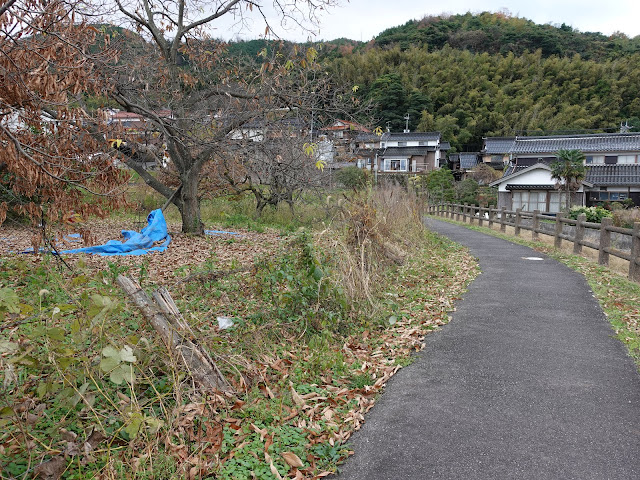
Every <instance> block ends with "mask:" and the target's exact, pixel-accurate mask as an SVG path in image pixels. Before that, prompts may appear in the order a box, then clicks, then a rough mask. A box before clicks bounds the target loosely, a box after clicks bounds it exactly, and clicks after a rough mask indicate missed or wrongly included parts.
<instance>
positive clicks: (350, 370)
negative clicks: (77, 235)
mask: <svg viewBox="0 0 640 480" xmlns="http://www.w3.org/2000/svg"><path fill="white" fill-rule="evenodd" d="M373 197H374V195H364V196H363V197H357V198H353V199H351V200H350V201H349V202H347V203H348V204H347V205H344V206H340V207H339V208H338V207H337V206H336V209H335V210H334V212H333V213H334V217H335V219H336V220H335V222H334V224H333V226H332V227H331V229H325V230H323V231H322V232H315V233H312V232H309V231H308V230H296V231H295V232H293V233H288V232H287V231H286V230H287V229H285V231H283V232H282V234H281V235H282V241H281V242H280V243H279V244H278V245H279V246H275V247H273V248H272V249H271V250H270V251H269V252H267V253H260V254H258V255H257V256H256V257H255V258H253V259H252V261H250V262H246V258H243V261H242V262H240V261H239V260H238V258H231V257H229V256H226V257H222V256H220V255H217V254H215V253H214V250H213V247H211V246H210V248H212V250H211V254H210V255H209V257H207V258H205V259H204V260H200V261H199V262H197V263H196V262H195V261H194V259H195V258H201V256H196V255H195V252H193V251H192V250H190V249H189V246H185V253H184V254H183V255H182V261H179V260H178V259H179V258H180V257H179V256H177V255H176V254H175V253H173V254H172V256H171V257H168V258H171V268H172V269H173V275H172V276H171V278H174V279H175V281H173V283H171V284H170V285H167V286H168V287H169V289H170V292H171V295H172V296H173V298H174V299H175V300H176V303H177V304H178V306H179V308H180V310H181V312H182V313H183V315H184V317H185V319H187V320H188V322H189V323H190V325H191V327H192V329H193V331H194V332H196V336H197V339H198V341H199V342H200V343H201V345H202V346H203V347H204V348H206V349H207V351H208V352H209V353H210V355H211V356H212V358H213V359H214V360H215V361H216V363H217V365H218V366H219V367H220V369H221V371H222V372H223V374H224V375H225V377H226V378H227V379H228V380H229V382H230V383H231V384H232V385H233V387H234V394H231V395H225V394H222V393H220V392H202V391H200V390H199V389H198V387H197V385H194V383H193V381H192V379H191V377H190V376H189V375H188V372H186V371H185V369H184V368H183V367H182V365H181V364H180V360H179V359H178V358H173V357H171V356H170V355H167V350H166V349H165V347H164V345H162V344H161V342H160V341H159V340H158V339H157V337H156V336H155V335H154V332H153V329H152V328H151V327H150V326H149V325H147V324H146V323H145V321H144V320H143V318H142V317H141V315H139V314H138V312H137V311H135V309H134V308H133V307H132V306H131V305H130V304H129V303H128V301H127V300H126V299H125V298H124V297H123V294H122V293H121V292H120V291H119V290H118V289H117V287H116V286H115V285H114V279H115V276H116V273H118V272H119V271H121V269H123V268H125V267H123V266H121V265H119V264H117V263H116V261H115V260H114V262H113V263H110V264H109V267H108V268H106V269H100V268H97V267H96V265H97V264H96V263H92V262H89V261H87V262H84V261H82V260H81V259H79V260H75V261H74V271H73V272H72V273H68V272H67V271H61V270H58V269H56V263H55V262H54V261H53V260H52V259H51V258H50V257H8V256H7V257H3V258H0V262H2V268H1V269H0V329H1V330H2V337H1V340H0V384H1V385H2V386H1V388H0V476H1V477H2V478H22V477H25V478H26V477H29V476H34V475H35V474H39V475H40V476H46V477H47V478H69V479H76V478H110V479H111V478H113V479H115V478H118V479H121V478H131V479H134V478H135V479H151V478H163V479H172V478H188V479H196V478H225V479H248V478H260V479H268V478H275V479H278V478H320V477H322V476H325V475H327V474H328V472H333V471H335V470H336V468H337V465H338V464H339V462H341V461H342V460H344V459H345V458H346V457H347V456H348V454H349V453H350V452H349V447H348V445H347V444H346V442H347V441H348V439H349V437H350V435H351V434H352V432H353V431H355V430H357V429H358V428H359V427H360V425H361V424H362V422H363V415H364V414H365V413H366V412H367V411H368V410H369V409H370V408H372V406H373V404H374V402H375V399H376V397H377V396H378V395H379V393H380V392H381V391H382V389H383V387H384V385H385V383H386V382H387V380H388V379H389V378H390V377H391V375H393V374H394V373H395V372H396V371H397V370H398V369H399V368H401V367H402V366H404V365H406V364H408V363H409V362H410V361H411V354H412V353H413V352H415V351H417V350H420V349H421V348H422V338H423V336H424V335H425V334H426V333H428V332H429V331H431V330H433V329H435V328H437V327H438V326H439V325H442V324H444V323H446V322H447V321H448V312H449V311H451V310H452V309H453V305H454V302H455V300H456V299H457V298H458V297H459V296H460V295H461V293H462V292H463V291H464V289H465V287H466V285H467V284H468V282H469V281H470V280H471V279H472V278H473V277H474V276H475V275H476V274H477V268H476V264H475V262H474V260H473V259H472V258H471V257H470V256H469V255H468V253H467V252H466V250H464V249H462V248H460V247H458V246H455V245H454V244H453V243H452V242H450V241H447V240H445V239H442V238H440V237H437V236H435V235H433V234H431V233H429V232H426V231H425V230H424V229H423V228H422V227H421V225H420V221H419V220H420V218H421V216H420V215H419V213H418V210H417V209H416V206H415V204H412V203H411V199H408V198H405V197H402V196H401V195H400V194H399V193H398V192H395V193H394V192H390V193H389V192H387V193H383V194H380V195H379V196H378V198H373ZM271 235H272V236H273V234H271ZM255 241H259V238H257V237H255ZM240 243H241V242H240V241H237V242H236V243H234V244H233V245H228V246H236V245H239V244H240ZM178 244H179V242H176V245H178ZM242 246H243V249H242V250H239V252H240V255H244V256H245V257H246V256H247V255H251V250H250V249H249V246H248V244H242ZM191 248H193V247H191ZM204 248H205V249H206V248H209V247H204ZM408 252H410V253H408ZM205 253H206V251H205ZM205 253H203V252H198V254H199V255H204V254H205ZM160 255H161V254H160ZM205 256H206V255H205ZM140 261H141V262H142V263H141V264H140V266H139V267H135V266H132V265H127V266H126V268H128V269H129V270H130V271H132V270H135V269H136V268H138V270H139V274H140V276H141V277H142V276H143V270H144V271H146V267H145V265H146V263H144V262H145V259H144V258H141V259H140ZM239 265H241V266H242V268H239V267H238V266H239ZM221 272H223V274H222V273H221ZM144 277H145V279H146V281H145V283H144V284H145V288H147V289H148V290H152V289H155V288H156V287H159V286H160V285H157V284H154V281H153V280H152V279H150V278H149V277H148V276H147V274H146V273H145V274H144ZM362 288H365V289H366V291H367V293H366V294H364V293H363V290H362ZM218 317H228V318H231V319H232V321H233V326H232V327H231V328H225V329H221V328H220V327H219V324H218V320H217V319H218Z"/></svg>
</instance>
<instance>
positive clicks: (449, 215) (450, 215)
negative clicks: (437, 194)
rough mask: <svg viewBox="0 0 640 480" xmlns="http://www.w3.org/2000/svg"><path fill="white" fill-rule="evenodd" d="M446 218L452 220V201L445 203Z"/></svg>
mask: <svg viewBox="0 0 640 480" xmlns="http://www.w3.org/2000/svg"><path fill="white" fill-rule="evenodd" d="M447 218H450V219H451V220H453V203H447Z"/></svg>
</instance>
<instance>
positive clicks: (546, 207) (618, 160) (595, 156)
mask: <svg viewBox="0 0 640 480" xmlns="http://www.w3.org/2000/svg"><path fill="white" fill-rule="evenodd" d="M558 150H579V151H581V152H582V153H583V154H584V155H585V165H586V167H587V174H586V178H585V180H584V181H583V182H582V185H581V186H580V189H579V190H578V191H576V192H575V193H574V194H573V198H572V203H573V204H574V205H586V206H591V205H597V204H601V203H603V202H606V201H624V200H626V199H632V200H633V201H634V203H635V204H636V205H640V133H597V134H589V135H553V136H539V137H494V138H491V137H490V138H485V147H484V149H483V152H482V154H483V159H484V160H485V161H487V160H489V161H503V162H505V163H506V164H508V168H507V169H506V171H505V174H504V176H503V177H502V178H501V179H499V180H496V181H495V182H493V183H492V184H491V185H492V186H496V187H498V206H499V207H502V206H504V207H507V208H508V209H516V208H523V209H525V210H529V211H532V210H536V209H538V210H541V211H545V212H552V213H555V212H558V211H560V209H561V208H562V203H563V202H562V198H561V196H562V194H561V192H559V191H558V189H557V188H556V180H555V179H552V178H551V168H550V165H551V163H553V162H554V161H556V159H557V157H556V153H557V152H558Z"/></svg>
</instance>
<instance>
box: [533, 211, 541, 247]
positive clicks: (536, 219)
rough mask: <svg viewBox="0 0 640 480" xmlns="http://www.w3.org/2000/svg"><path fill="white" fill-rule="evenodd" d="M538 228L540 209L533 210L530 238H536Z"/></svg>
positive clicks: (537, 236)
mask: <svg viewBox="0 0 640 480" xmlns="http://www.w3.org/2000/svg"><path fill="white" fill-rule="evenodd" d="M538 230H540V210H534V211H533V227H532V229H531V239H532V240H538V238H540V235H539V234H538Z"/></svg>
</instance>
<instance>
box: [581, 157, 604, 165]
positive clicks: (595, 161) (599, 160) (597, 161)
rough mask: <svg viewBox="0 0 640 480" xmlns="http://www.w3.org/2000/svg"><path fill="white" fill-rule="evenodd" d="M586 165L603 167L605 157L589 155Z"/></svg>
mask: <svg viewBox="0 0 640 480" xmlns="http://www.w3.org/2000/svg"><path fill="white" fill-rule="evenodd" d="M585 163H586V164H587V165H602V164H603V163H604V156H603V155H587V156H586V160H585Z"/></svg>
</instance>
